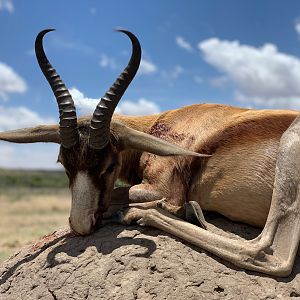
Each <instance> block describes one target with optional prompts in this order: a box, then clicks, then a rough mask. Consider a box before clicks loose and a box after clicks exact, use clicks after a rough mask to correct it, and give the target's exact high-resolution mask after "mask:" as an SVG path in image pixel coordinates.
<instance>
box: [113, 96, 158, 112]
mask: <svg viewBox="0 0 300 300" xmlns="http://www.w3.org/2000/svg"><path fill="white" fill-rule="evenodd" d="M159 112H160V109H159V106H158V105H157V104H156V103H154V102H152V101H149V100H147V99H145V98H140V99H139V100H138V101H137V102H133V101H129V100H126V101H123V102H121V103H120V105H118V107H117V109H116V113H117V114H122V115H131V116H145V115H152V114H158V113H159Z"/></svg>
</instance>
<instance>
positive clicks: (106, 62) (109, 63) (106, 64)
mask: <svg viewBox="0 0 300 300" xmlns="http://www.w3.org/2000/svg"><path fill="white" fill-rule="evenodd" d="M99 65H100V67H101V68H110V69H112V70H114V69H116V68H117V64H116V62H115V60H114V59H113V58H112V57H109V56H107V55H106V54H101V57H100V61H99Z"/></svg>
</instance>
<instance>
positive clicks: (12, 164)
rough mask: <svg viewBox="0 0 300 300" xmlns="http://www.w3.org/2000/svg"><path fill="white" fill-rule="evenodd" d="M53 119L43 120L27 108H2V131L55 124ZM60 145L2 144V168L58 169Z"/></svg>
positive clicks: (0, 114)
mask: <svg viewBox="0 0 300 300" xmlns="http://www.w3.org/2000/svg"><path fill="white" fill-rule="evenodd" d="M56 122H57V121H56V120H55V119H53V118H43V117H41V116H40V115H39V114H38V113H36V112H34V111H32V110H30V109H28V108H26V107H4V106H0V131H5V130H12V129H18V128H24V127H31V126H35V125H39V124H49V123H50V124H53V123H54V124H55V123H56ZM57 154H58V145H51V144H47V145H45V144H12V143H8V142H4V141H3V142H2V141H1V142H0V167H2V168H3V167H4V168H25V169H55V168H56V169H57V168H59V166H58V165H57V164H56V160H57Z"/></svg>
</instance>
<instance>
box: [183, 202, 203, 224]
mask: <svg viewBox="0 0 300 300" xmlns="http://www.w3.org/2000/svg"><path fill="white" fill-rule="evenodd" d="M184 208H185V219H186V220H187V221H188V222H190V223H192V224H194V225H197V226H199V227H202V228H203V229H207V225H206V224H207V223H206V221H205V218H204V216H203V212H202V209H201V207H200V205H199V204H198V202H196V201H189V202H187V203H185V204H184Z"/></svg>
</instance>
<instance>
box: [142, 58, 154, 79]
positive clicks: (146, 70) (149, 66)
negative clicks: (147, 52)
mask: <svg viewBox="0 0 300 300" xmlns="http://www.w3.org/2000/svg"><path fill="white" fill-rule="evenodd" d="M156 71H157V66H156V65H155V64H154V63H152V62H151V61H150V60H147V59H145V58H142V60H141V64H140V67H139V70H138V74H146V75H148V74H153V73H155V72H156Z"/></svg>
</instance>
